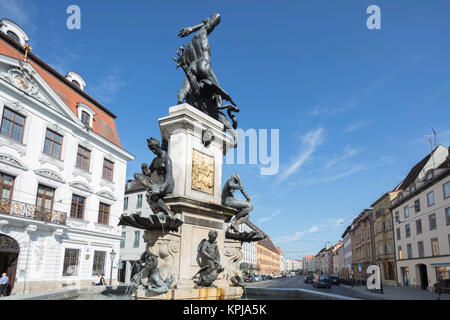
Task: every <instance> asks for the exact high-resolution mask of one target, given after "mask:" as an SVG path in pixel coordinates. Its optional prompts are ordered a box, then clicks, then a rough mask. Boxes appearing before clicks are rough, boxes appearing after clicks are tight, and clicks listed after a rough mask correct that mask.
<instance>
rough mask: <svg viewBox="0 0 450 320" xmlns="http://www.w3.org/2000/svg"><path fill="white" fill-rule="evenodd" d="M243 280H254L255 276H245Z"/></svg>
mask: <svg viewBox="0 0 450 320" xmlns="http://www.w3.org/2000/svg"><path fill="white" fill-rule="evenodd" d="M245 282H255V278H254V277H253V276H247V277H246V278H245Z"/></svg>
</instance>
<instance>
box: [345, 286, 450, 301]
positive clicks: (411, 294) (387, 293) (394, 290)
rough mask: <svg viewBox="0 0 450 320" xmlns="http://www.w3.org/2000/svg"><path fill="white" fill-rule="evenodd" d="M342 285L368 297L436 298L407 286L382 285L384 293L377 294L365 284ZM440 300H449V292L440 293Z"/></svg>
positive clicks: (388, 298) (397, 298)
mask: <svg viewBox="0 0 450 320" xmlns="http://www.w3.org/2000/svg"><path fill="white" fill-rule="evenodd" d="M341 286H342V287H344V288H347V289H350V290H353V291H356V292H358V293H360V294H363V295H367V296H368V297H377V298H381V299H386V300H437V294H436V293H434V292H430V291H427V290H420V289H414V288H409V287H392V286H383V291H384V294H378V293H374V292H371V291H369V290H367V288H366V286H354V287H353V288H352V286H348V285H343V284H341ZM441 300H450V294H448V293H443V294H441Z"/></svg>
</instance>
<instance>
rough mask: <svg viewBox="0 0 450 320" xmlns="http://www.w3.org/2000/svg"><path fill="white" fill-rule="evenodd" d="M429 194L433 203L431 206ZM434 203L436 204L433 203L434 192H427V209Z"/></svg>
mask: <svg viewBox="0 0 450 320" xmlns="http://www.w3.org/2000/svg"><path fill="white" fill-rule="evenodd" d="M430 194H431V195H433V203H432V204H430V197H429V195H430ZM435 203H436V201H434V191H430V192H428V193H427V204H428V206H429V207H431V206H434V204H435Z"/></svg>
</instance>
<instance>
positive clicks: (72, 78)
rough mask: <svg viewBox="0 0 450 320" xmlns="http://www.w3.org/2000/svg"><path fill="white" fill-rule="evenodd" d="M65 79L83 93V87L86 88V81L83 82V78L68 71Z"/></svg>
mask: <svg viewBox="0 0 450 320" xmlns="http://www.w3.org/2000/svg"><path fill="white" fill-rule="evenodd" d="M66 79H67V80H69V81H70V82H71V83H72V84H74V85H75V86H76V87H78V88H80V89H81V90H83V91H84V87H86V81H84V79H83V77H81V76H80V75H79V74H78V73H76V72H74V71H70V72H68V73H67V74H66Z"/></svg>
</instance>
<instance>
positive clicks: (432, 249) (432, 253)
mask: <svg viewBox="0 0 450 320" xmlns="http://www.w3.org/2000/svg"><path fill="white" fill-rule="evenodd" d="M434 241H436V244H437V246H436V248H437V254H434V247H433V242H434ZM430 242H431V255H432V256H433V257H436V256H439V240H438V238H437V237H434V238H431V239H430Z"/></svg>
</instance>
